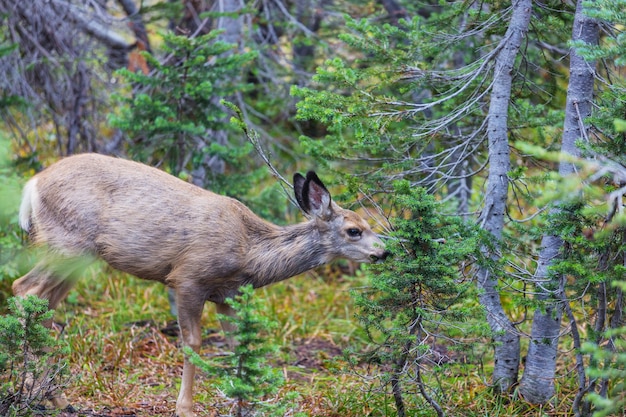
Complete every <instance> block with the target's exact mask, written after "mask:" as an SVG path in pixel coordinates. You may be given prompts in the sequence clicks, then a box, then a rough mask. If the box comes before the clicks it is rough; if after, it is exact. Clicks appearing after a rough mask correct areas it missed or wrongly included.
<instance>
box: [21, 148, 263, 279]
mask: <svg viewBox="0 0 626 417" xmlns="http://www.w3.org/2000/svg"><path fill="white" fill-rule="evenodd" d="M35 180H36V191H37V199H38V202H37V203H36V204H34V208H33V214H32V224H33V227H34V230H33V234H34V239H35V241H36V242H38V243H45V244H47V245H49V246H50V247H51V248H53V249H57V250H59V251H62V252H65V253H68V254H70V255H77V254H81V253H85V252H90V253H93V254H96V255H97V256H99V257H101V258H103V259H104V260H105V261H107V262H108V263H109V264H111V265H112V266H113V267H115V268H117V269H120V270H122V271H126V272H130V273H132V274H134V275H137V276H139V277H141V278H146V279H157V280H163V279H164V278H165V275H166V274H167V273H168V272H169V271H170V270H171V269H172V268H174V267H176V266H177V265H180V264H182V263H183V262H193V261H194V260H195V258H198V257H202V254H204V255H205V256H204V257H203V260H204V261H205V262H209V263H210V259H211V257H212V256H218V257H219V256H224V255H225V254H229V255H230V256H232V257H233V258H235V257H237V256H238V255H239V254H241V253H243V252H245V245H246V234H245V231H244V230H243V227H242V222H241V221H240V220H239V219H240V218H241V216H254V215H253V214H252V213H251V212H250V211H249V210H248V209H247V208H246V207H245V206H243V205H242V204H241V203H239V202H237V201H236V200H234V199H231V198H228V197H224V196H220V195H217V194H214V193H212V192H209V191H206V190H203V189H201V188H199V187H196V186H194V185H191V184H189V183H186V182H184V181H182V180H180V179H178V178H176V177H174V176H171V175H169V174H167V173H165V172H163V171H160V170H158V169H155V168H151V167H148V166H146V165H143V164H139V163H135V162H132V161H126V160H122V159H117V158H111V157H106V156H101V155H96V154H84V155H76V156H72V157H69V158H65V159H63V160H61V161H59V162H57V163H56V164H54V165H52V166H50V167H49V168H47V169H46V170H44V171H43V172H41V173H39V174H38V175H37V176H36V177H35ZM188 258H189V259H191V261H189V260H188ZM227 264H228V262H226V263H224V262H222V264H221V267H222V269H223V270H224V271H222V273H227V271H226V269H228V267H229V266H228V265H227Z"/></svg>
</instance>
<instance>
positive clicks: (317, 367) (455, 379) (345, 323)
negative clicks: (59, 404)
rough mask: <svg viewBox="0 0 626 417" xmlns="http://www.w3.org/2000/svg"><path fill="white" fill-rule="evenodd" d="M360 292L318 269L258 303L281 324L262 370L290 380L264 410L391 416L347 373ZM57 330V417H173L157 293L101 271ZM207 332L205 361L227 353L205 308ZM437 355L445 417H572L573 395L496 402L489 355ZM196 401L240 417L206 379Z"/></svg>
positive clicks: (356, 342)
mask: <svg viewBox="0 0 626 417" xmlns="http://www.w3.org/2000/svg"><path fill="white" fill-rule="evenodd" d="M329 276H330V277H331V278H328V277H329ZM322 277H325V278H322ZM365 282H366V281H365V279H364V278H363V277H362V276H360V275H359V274H358V273H357V274H356V276H353V277H345V276H343V275H342V274H341V273H338V272H337V271H334V270H324V271H317V272H311V273H307V274H304V275H302V276H300V277H297V278H295V279H292V280H288V281H285V282H282V283H279V284H276V285H273V286H271V287H269V288H263V289H260V290H257V291H256V292H255V296H257V297H261V299H262V300H263V311H261V312H259V313H260V314H264V315H267V316H268V317H272V318H274V319H276V320H277V321H278V327H277V328H276V329H274V330H272V331H270V332H269V334H268V337H269V338H270V339H271V340H272V341H273V343H275V344H277V345H279V351H278V353H277V354H276V355H275V357H272V358H271V360H270V363H269V365H270V366H273V367H274V368H275V369H280V370H281V372H282V374H283V376H284V379H285V383H284V385H283V386H282V387H281V388H280V389H279V391H278V392H277V393H276V394H274V396H273V398H266V399H265V400H264V401H266V402H268V403H272V402H278V401H280V400H281V398H284V397H285V394H287V393H289V392H297V393H298V396H297V397H296V398H295V400H293V407H291V408H290V409H289V412H287V413H286V414H284V415H285V416H290V415H295V414H296V413H298V412H301V413H304V415H308V416H324V417H365V416H372V417H374V416H395V415H396V412H395V406H394V399H393V395H392V394H391V390H390V389H389V387H388V386H385V385H384V384H383V383H382V381H381V380H380V379H379V378H377V377H376V375H377V371H380V369H377V367H376V366H373V365H363V364H361V365H357V366H354V365H350V366H348V362H347V361H346V360H345V358H344V355H343V352H344V349H346V348H351V349H356V350H359V349H363V348H365V346H367V337H366V335H365V333H364V331H363V330H362V329H361V328H360V326H359V324H358V322H357V320H356V318H355V317H354V314H355V310H354V306H353V303H352V298H351V296H350V290H351V289H353V288H357V287H359V286H362V285H364V284H365ZM55 322H56V323H57V326H55V327H56V329H57V330H58V331H59V334H60V337H61V338H62V339H63V340H65V341H66V342H67V343H68V345H69V347H70V351H71V354H70V357H69V375H70V377H69V379H68V381H67V384H66V386H65V390H64V392H65V395H66V397H67V399H68V400H69V401H70V403H71V404H72V406H73V408H74V411H64V412H62V413H60V414H58V415H59V416H61V417H78V416H85V417H122V416H128V417H130V416H136V417H149V416H155V417H156V416H173V415H174V409H175V404H176V397H177V395H178V388H179V384H180V377H181V374H182V364H183V354H182V352H181V349H180V340H179V337H178V329H177V326H176V325H175V321H174V319H173V316H172V315H171V314H170V313H169V304H168V301H167V290H166V289H165V288H164V287H163V286H161V285H160V284H155V283H150V282H146V281H141V280H138V279H135V278H132V277H128V276H126V275H123V274H119V273H117V272H115V271H111V270H109V269H106V268H105V270H104V271H102V270H98V269H97V268H96V269H94V272H93V274H92V275H91V276H88V277H86V279H83V280H81V281H79V284H78V285H77V287H76V288H75V289H74V290H73V291H72V292H71V293H70V296H69V298H68V300H67V301H66V302H65V303H63V304H62V305H61V306H59V308H58V309H57V311H56V316H55ZM203 328H204V332H203V345H202V349H201V351H200V354H201V356H202V357H205V358H210V357H212V356H215V355H224V354H226V353H227V348H226V345H225V342H224V338H223V336H222V333H221V332H220V331H219V330H218V329H219V328H220V326H219V323H218V322H217V320H216V318H215V314H214V308H213V306H212V305H211V304H210V303H207V306H206V308H205V312H204V315H203ZM441 354H442V356H445V357H446V358H447V359H446V360H445V361H442V366H440V367H430V368H427V369H426V368H425V369H424V372H425V373H426V374H427V375H426V377H427V378H428V380H429V381H431V383H432V386H431V387H430V389H431V391H432V393H434V394H436V395H437V397H438V398H440V403H441V405H442V407H443V408H444V410H445V411H446V415H447V416H467V417H478V416H490V417H497V416H508V417H511V416H537V417H544V416H550V417H557V416H570V415H572V414H571V406H570V404H571V400H572V398H573V393H570V392H569V391H568V390H567V389H566V388H563V387H562V386H560V388H559V389H560V390H561V392H559V400H558V402H557V401H555V402H553V403H551V404H548V405H546V406H532V405H529V404H526V403H525V402H523V401H520V400H519V399H518V398H515V397H514V395H513V396H512V397H506V396H505V397H502V396H495V395H494V394H493V393H492V392H491V390H490V389H489V388H488V386H487V384H486V382H487V381H488V373H489V369H488V364H489V349H488V348H486V347H483V348H481V350H479V351H473V352H450V351H448V350H447V348H446V346H445V345H441ZM565 382H567V381H565ZM568 384H569V383H568ZM563 386H566V384H563ZM194 393H195V395H194V400H195V411H196V413H197V414H198V416H199V417H218V416H230V415H235V414H234V413H235V411H234V410H235V408H236V403H235V402H234V401H233V400H231V399H229V398H226V397H225V396H224V395H223V393H221V392H220V391H219V390H218V389H216V387H215V386H214V384H212V380H211V377H210V376H208V375H205V374H203V373H202V372H199V373H198V374H197V376H196V384H195V392H194ZM405 401H406V405H407V415H408V416H415V417H431V416H436V413H435V412H434V410H433V409H432V408H431V407H430V406H429V405H428V404H426V403H425V402H424V401H423V399H422V398H421V396H420V395H419V393H418V391H417V389H416V388H415V387H414V386H413V387H411V386H407V387H406V392H405ZM250 415H254V414H250Z"/></svg>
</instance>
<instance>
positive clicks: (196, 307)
mask: <svg viewBox="0 0 626 417" xmlns="http://www.w3.org/2000/svg"><path fill="white" fill-rule="evenodd" d="M176 304H177V306H178V325H179V326H180V333H181V336H182V340H183V346H189V347H190V348H191V349H192V350H193V351H194V352H198V351H199V350H200V345H201V343H202V335H201V328H200V320H201V318H202V309H203V307H204V299H200V298H199V297H198V292H197V291H196V292H193V291H185V290H184V289H177V290H176ZM195 375H196V367H195V365H193V364H192V363H191V361H190V360H189V357H188V356H187V355H185V362H184V364H183V377H182V381H181V384H180V392H179V394H178V399H177V400H176V415H177V416H178V417H194V416H195V414H194V412H193V382H194V377H195Z"/></svg>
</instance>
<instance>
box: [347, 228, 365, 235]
mask: <svg viewBox="0 0 626 417" xmlns="http://www.w3.org/2000/svg"><path fill="white" fill-rule="evenodd" d="M347 233H348V236H350V237H361V233H362V232H361V229H357V228H354V227H352V228H350V229H348V230H347Z"/></svg>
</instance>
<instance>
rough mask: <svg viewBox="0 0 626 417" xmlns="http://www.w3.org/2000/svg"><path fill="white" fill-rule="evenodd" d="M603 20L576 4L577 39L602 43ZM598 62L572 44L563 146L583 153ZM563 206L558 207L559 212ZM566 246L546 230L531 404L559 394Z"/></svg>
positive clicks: (528, 392)
mask: <svg viewBox="0 0 626 417" xmlns="http://www.w3.org/2000/svg"><path fill="white" fill-rule="evenodd" d="M598 34H599V30H598V24H597V22H596V21H595V20H594V19H592V18H590V17H588V16H586V15H585V14H584V13H583V7H582V0H579V1H578V3H577V5H576V15H575V17H574V24H573V29H572V39H573V40H575V41H577V40H579V41H583V42H585V43H588V44H592V45H596V44H597V43H598ZM594 68H595V63H594V62H587V61H585V60H584V59H583V58H582V57H581V56H580V55H578V54H577V53H576V51H575V50H574V49H573V48H572V49H571V50H570V81H569V85H568V88H567V103H566V107H565V121H564V126H563V139H562V143H561V151H562V152H564V153H568V154H571V155H575V156H578V155H579V150H578V148H577V147H576V141H577V140H579V139H581V138H583V139H584V138H586V137H587V129H588V128H587V126H585V124H584V122H585V118H586V117H588V116H590V115H591V104H592V99H593V84H594V72H595V70H594ZM575 169H576V167H575V166H574V165H573V164H571V163H568V162H561V163H560V164H559V174H560V175H561V176H563V177H565V176H568V175H571V174H573V173H575ZM558 211H559V210H558V209H554V210H553V211H552V213H553V214H558ZM562 248H563V240H562V239H561V238H560V237H559V236H552V235H545V236H544V237H543V239H542V242H541V251H540V253H539V260H538V265H537V270H536V271H535V276H534V281H535V283H536V285H535V287H536V291H537V293H538V294H537V296H536V298H537V299H539V300H542V301H545V302H546V308H545V312H542V311H541V310H539V309H538V310H537V311H535V314H534V316H533V324H532V329H531V340H530V345H529V347H528V355H527V357H526V366H525V370H524V375H523V377H522V380H521V382H520V393H521V394H522V395H523V396H524V398H525V399H526V400H527V401H530V402H531V403H537V404H542V403H545V402H547V401H548V400H549V399H550V398H551V397H552V396H553V395H554V376H555V372H556V360H557V346H558V342H559V334H560V331H561V318H562V316H563V305H562V304H561V302H560V301H559V300H561V299H565V298H564V297H561V292H562V291H564V288H563V281H562V280H561V277H560V276H550V273H549V272H550V266H551V265H553V264H554V262H555V260H557V259H558V257H559V255H560V253H561V250H562Z"/></svg>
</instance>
